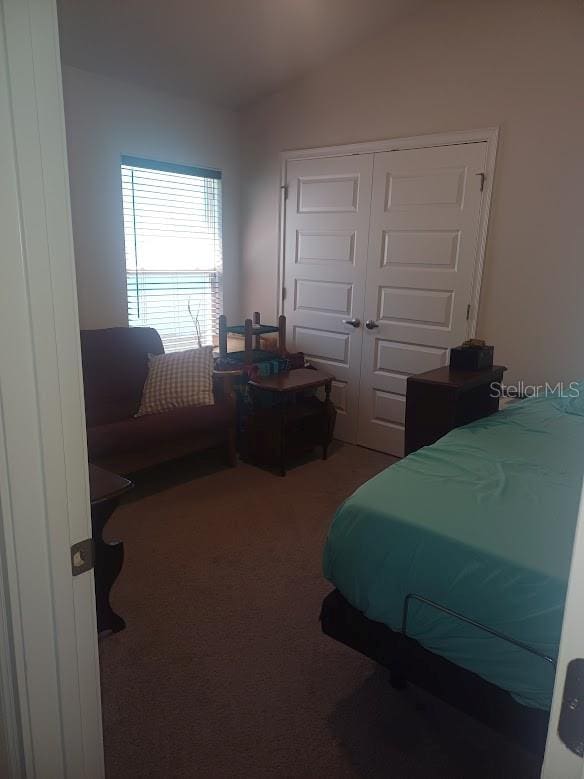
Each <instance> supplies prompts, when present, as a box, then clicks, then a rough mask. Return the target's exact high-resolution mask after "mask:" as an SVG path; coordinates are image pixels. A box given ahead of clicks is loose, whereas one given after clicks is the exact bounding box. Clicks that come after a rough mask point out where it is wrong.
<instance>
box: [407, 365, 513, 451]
mask: <svg viewBox="0 0 584 779" xmlns="http://www.w3.org/2000/svg"><path fill="white" fill-rule="evenodd" d="M506 370H507V369H506V368H505V367H504V366H502V365H493V366H492V367H491V368H485V369H483V370H478V371H461V370H454V369H451V368H449V367H448V366H445V367H444V368H437V369H436V370H433V371H427V372H426V373H420V374H418V375H417V376H409V377H408V383H407V394H406V435H405V454H406V455H407V454H411V453H412V452H415V451H416V450H417V449H421V447H422V446H429V445H430V444H433V443H434V442H435V441H437V440H438V439H439V438H442V436H444V435H446V433H448V432H450V430H453V429H454V428H455V427H461V425H466V424H468V423H469V422H474V420H475V419H481V417H486V416H488V415H489V414H492V413H494V412H495V411H497V410H498V409H499V397H498V395H497V391H496V390H497V388H498V387H500V384H501V380H502V379H503V373H504V372H505V371H506Z"/></svg>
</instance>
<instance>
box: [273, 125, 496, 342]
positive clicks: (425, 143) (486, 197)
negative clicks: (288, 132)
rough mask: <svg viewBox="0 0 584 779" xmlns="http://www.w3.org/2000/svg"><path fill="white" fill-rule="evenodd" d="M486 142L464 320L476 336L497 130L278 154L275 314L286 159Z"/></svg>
mask: <svg viewBox="0 0 584 779" xmlns="http://www.w3.org/2000/svg"><path fill="white" fill-rule="evenodd" d="M481 141H485V142H486V143H487V161H486V166H485V182H484V191H483V199H482V203H481V214H480V222H479V240H478V242H477V259H476V263H475V276H474V280H473V286H472V295H471V310H470V316H469V320H468V331H467V333H468V334H467V337H468V338H472V337H473V336H474V335H475V333H476V326H477V318H478V311H479V301H480V294H481V282H482V278H483V267H484V263H485V252H486V246H487V231H488V225H489V213H490V209H491V196H492V192H493V181H494V178H495V161H496V158H497V145H498V142H499V128H498V127H487V128H485V129H482V130H462V131H452V132H446V133H432V134H430V135H414V136H410V137H407V138H389V139H386V140H381V141H366V142H364V143H350V144H346V145H344V146H322V147H320V148H315V149H296V150H290V151H284V152H282V153H281V155H280V159H281V172H280V192H281V196H280V215H279V220H278V232H279V236H278V247H279V250H278V273H277V298H278V314H282V313H283V311H284V299H283V295H284V287H285V277H284V243H285V235H286V186H287V180H288V178H287V168H288V162H289V161H290V160H302V159H310V158H315V157H316V158H318V157H339V156H342V157H345V156H347V155H349V154H374V153H375V152H386V151H402V150H404V149H421V148H429V147H432V146H452V145H455V144H460V143H477V142H481Z"/></svg>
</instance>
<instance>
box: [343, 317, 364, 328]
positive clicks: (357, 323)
mask: <svg viewBox="0 0 584 779" xmlns="http://www.w3.org/2000/svg"><path fill="white" fill-rule="evenodd" d="M343 324H344V325H351V327H360V325H361V320H360V319H357V317H353V319H343Z"/></svg>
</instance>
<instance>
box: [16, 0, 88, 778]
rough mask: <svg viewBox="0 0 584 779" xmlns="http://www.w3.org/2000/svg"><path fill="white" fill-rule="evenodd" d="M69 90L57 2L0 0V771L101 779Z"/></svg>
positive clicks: (49, 0) (38, 776)
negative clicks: (66, 105)
mask: <svg viewBox="0 0 584 779" xmlns="http://www.w3.org/2000/svg"><path fill="white" fill-rule="evenodd" d="M61 90H62V84H61V65H60V57H59V46H58V27H57V10H56V4H55V0H0V235H2V263H1V264H0V296H1V302H0V364H1V365H2V370H1V371H0V585H1V586H0V609H2V619H1V620H0V642H1V643H2V647H1V650H0V696H1V697H2V700H3V707H4V709H5V711H3V713H5V715H6V716H7V717H9V722H8V723H4V725H2V724H0V731H1V733H0V748H1V746H2V744H4V748H5V752H6V760H5V765H6V766H7V769H6V770H7V773H6V774H3V775H6V776H8V777H15V778H16V777H19V778H20V777H27V779H28V778H29V777H30V778H31V779H32V777H34V779H45V777H46V778H47V779H49V778H50V779H52V778H53V777H59V778H60V779H61V778H63V779H101V777H102V776H103V745H102V738H101V705H100V692H99V668H98V655H97V631H96V619H95V601H94V592H93V574H92V573H91V572H89V573H85V574H83V575H81V576H77V577H75V578H74V577H73V576H72V574H71V557H70V547H71V544H72V543H75V542H76V541H80V540H82V539H85V538H87V537H88V536H90V535H91V522H90V512H89V499H88V480H87V448H86V444H85V422H84V411H83V390H82V381H81V360H80V349H79V321H78V316H77V295H76V285H75V265H74V260H73V243H72V232H71V216H70V204H69V178H68V171H67V159H66V149H65V128H64V113H63V100H62V93H61ZM2 595H3V596H4V597H3V598H2V597H1V596H2ZM7 724H8V725H9V727H7ZM0 765H1V763H0Z"/></svg>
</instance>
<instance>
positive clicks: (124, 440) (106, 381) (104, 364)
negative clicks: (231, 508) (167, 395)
mask: <svg viewBox="0 0 584 779" xmlns="http://www.w3.org/2000/svg"><path fill="white" fill-rule="evenodd" d="M163 352H164V347H163V346H162V341H161V340H160V336H159V335H158V333H157V332H156V330H154V329H152V328H150V327H131V328H130V327H112V328H109V329H106V330H82V331H81V359H82V363H83V379H84V388H85V416H86V421H87V448H88V453H89V460H90V462H92V463H95V464H97V465H101V466H102V467H104V468H108V469H109V470H113V471H116V472H117V473H131V472H133V471H137V470H139V469H141V468H145V467H147V466H149V465H153V464H155V463H159V462H162V461H164V460H169V459H173V458H175V457H180V456H182V455H186V454H189V453H191V452H195V451H200V450H203V449H208V448H211V447H218V446H222V447H224V448H225V452H226V455H227V457H228V460H229V463H230V464H231V465H235V462H236V454H235V404H234V400H233V398H232V396H231V393H230V391H229V387H228V385H227V384H226V382H225V380H224V379H223V378H222V377H217V378H215V379H214V395H215V404H214V405H213V406H187V407H185V408H178V409H173V410H172V411H166V412H164V413H162V414H151V415H149V416H143V417H138V418H136V417H134V414H135V413H136V412H137V410H138V406H139V405H140V399H141V397H142V389H143V387H144V382H145V381H146V376H147V375H148V354H162V353H163Z"/></svg>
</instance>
